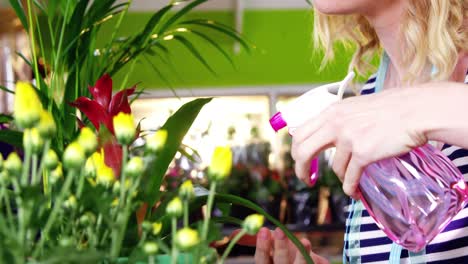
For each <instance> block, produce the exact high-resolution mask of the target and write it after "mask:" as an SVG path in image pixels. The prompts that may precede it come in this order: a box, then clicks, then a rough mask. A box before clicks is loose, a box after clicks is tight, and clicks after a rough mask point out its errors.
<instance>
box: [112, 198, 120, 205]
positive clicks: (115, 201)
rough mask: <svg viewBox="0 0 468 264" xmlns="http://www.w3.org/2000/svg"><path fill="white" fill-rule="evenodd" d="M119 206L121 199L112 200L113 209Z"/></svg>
mask: <svg viewBox="0 0 468 264" xmlns="http://www.w3.org/2000/svg"><path fill="white" fill-rule="evenodd" d="M118 205H119V198H115V199H114V200H112V203H111V207H117V206H118Z"/></svg>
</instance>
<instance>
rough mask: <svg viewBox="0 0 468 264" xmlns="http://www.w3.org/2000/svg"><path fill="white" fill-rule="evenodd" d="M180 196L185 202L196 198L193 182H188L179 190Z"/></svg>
mask: <svg viewBox="0 0 468 264" xmlns="http://www.w3.org/2000/svg"><path fill="white" fill-rule="evenodd" d="M179 195H180V197H181V198H182V199H184V200H190V199H192V198H193V197H194V196H195V191H194V190H193V184H192V181H191V180H186V181H185V182H184V183H182V185H180V188H179Z"/></svg>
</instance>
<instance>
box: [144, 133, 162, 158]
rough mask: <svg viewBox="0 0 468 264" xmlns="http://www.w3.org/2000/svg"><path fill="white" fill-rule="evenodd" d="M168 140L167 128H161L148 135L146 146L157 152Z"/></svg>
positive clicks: (149, 149)
mask: <svg viewBox="0 0 468 264" xmlns="http://www.w3.org/2000/svg"><path fill="white" fill-rule="evenodd" d="M166 141H167V130H165V129H159V130H158V131H156V132H155V133H154V134H153V135H150V136H148V138H147V140H146V148H147V149H148V151H150V152H152V153H155V152H157V151H159V150H161V149H162V148H163V147H164V145H165V144H166Z"/></svg>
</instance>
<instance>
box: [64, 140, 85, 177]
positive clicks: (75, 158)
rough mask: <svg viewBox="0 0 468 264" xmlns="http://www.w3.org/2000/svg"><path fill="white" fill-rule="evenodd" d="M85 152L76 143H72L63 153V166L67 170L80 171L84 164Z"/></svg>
mask: <svg viewBox="0 0 468 264" xmlns="http://www.w3.org/2000/svg"><path fill="white" fill-rule="evenodd" d="M85 160H86V157H85V152H84V150H83V148H82V147H81V146H80V144H79V143H78V142H76V141H75V142H72V143H71V144H70V145H68V146H67V148H66V149H65V152H64V153H63V165H64V166H65V168H67V169H76V170H78V169H80V168H81V166H82V165H83V163H84V162H85Z"/></svg>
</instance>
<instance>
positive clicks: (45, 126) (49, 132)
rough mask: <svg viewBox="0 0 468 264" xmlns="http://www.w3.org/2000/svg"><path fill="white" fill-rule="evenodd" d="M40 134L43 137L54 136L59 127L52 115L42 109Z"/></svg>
mask: <svg viewBox="0 0 468 264" xmlns="http://www.w3.org/2000/svg"><path fill="white" fill-rule="evenodd" d="M37 129H38V130H39V134H40V135H41V137H42V138H52V137H53V136H54V135H55V133H56V132H57V127H56V126H55V121H54V118H53V117H52V115H51V114H50V113H49V112H47V111H45V110H42V111H41V117H40V119H39V124H38V125H37Z"/></svg>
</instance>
